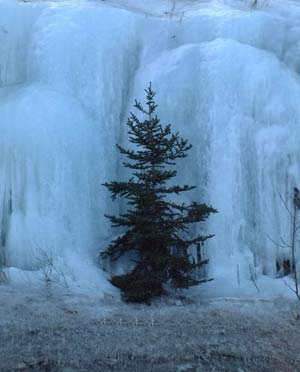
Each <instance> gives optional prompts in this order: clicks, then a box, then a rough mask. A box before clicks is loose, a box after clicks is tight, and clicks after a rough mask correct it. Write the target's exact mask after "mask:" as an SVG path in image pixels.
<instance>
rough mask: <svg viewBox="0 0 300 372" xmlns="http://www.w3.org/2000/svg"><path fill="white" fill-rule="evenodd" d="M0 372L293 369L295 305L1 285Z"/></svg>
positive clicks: (297, 325)
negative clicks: (124, 299)
mask: <svg viewBox="0 0 300 372" xmlns="http://www.w3.org/2000/svg"><path fill="white" fill-rule="evenodd" d="M0 297H1V307H0V340H1V343H0V356H1V357H0V371H1V372H6V371H7V372H11V371H21V372H22V371H23V372H24V371H26V372H27V371H35V372H38V371H64V372H71V371H118V372H119V371H128V372H134V371H162V372H166V371H239V372H241V371H285V372H289V371H293V372H294V371H299V370H300V369H299V365H300V364H299V362H300V356H299V344H300V332H299V331H300V320H299V315H298V314H299V313H300V308H299V304H298V303H296V302H295V301H294V300H291V299H290V300H289V299H283V298H278V299H273V300H270V299H268V300H264V299H256V300H255V299H233V298H223V299H211V300H205V301H202V302H200V301H199V300H198V301H187V300H176V301H175V300H171V299H169V300H163V301H160V302H157V303H154V304H153V305H152V306H143V305H125V304H123V303H121V302H120V301H119V300H118V299H117V298H112V297H110V296H106V297H104V298H102V299H100V298H98V297H90V296H87V295H86V296H85V295H83V294H81V295H79V294H78V295H76V296H74V295H73V296H71V295H70V294H68V293H67V292H63V290H62V292H61V293H60V294H59V295H57V293H56V295H52V294H51V289H49V290H48V291H45V290H43V291H41V290H37V289H36V290H34V291H32V290H31V291H29V290H24V289H23V290H22V291H20V288H19V289H18V288H17V287H12V286H1V287H0Z"/></svg>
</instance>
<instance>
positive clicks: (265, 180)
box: [0, 0, 300, 281]
mask: <svg viewBox="0 0 300 372" xmlns="http://www.w3.org/2000/svg"><path fill="white" fill-rule="evenodd" d="M277 3H278V4H277ZM145 4H146V5H145ZM158 4H159V6H158ZM299 19H300V3H299V2H288V1H286V2H284V4H283V3H280V4H279V2H277V1H269V4H268V5H264V6H259V7H258V9H256V10H250V8H249V5H248V4H247V2H246V1H225V0H224V1H211V2H209V1H208V2H205V3H203V2H197V1H190V2H188V1H186V2H177V3H176V4H175V6H174V4H173V2H170V3H169V2H167V1H165V2H159V1H158V2H157V3H156V2H154V1H152V2H143V1H139V0H136V1H112V2H108V1H105V2H102V1H80V2H77V1H70V0H69V1H59V2H51V1H49V2H34V1H32V2H26V3H19V2H15V1H13V0H9V1H8V0H0V87H1V89H0V229H1V245H2V248H1V249H2V251H5V257H6V263H7V265H10V266H16V267H20V268H27V269H29V268H31V267H32V266H33V265H34V256H35V253H34V252H35V251H36V249H37V248H42V249H53V250H55V251H57V252H59V254H62V255H66V256H68V255H71V254H72V255H76V256H78V257H90V258H91V259H92V258H95V257H96V254H97V252H98V250H99V249H101V248H104V247H105V246H106V245H107V243H108V241H109V240H110V239H111V237H112V236H113V234H114V233H115V232H114V231H112V230H111V229H110V227H109V225H108V223H107V221H105V219H104V217H103V215H104V213H105V212H111V211H112V210H116V209H118V206H117V205H115V204H112V203H111V201H110V196H109V194H108V193H107V192H106V190H105V189H104V188H103V187H102V186H101V184H102V183H103V182H105V181H109V180H112V179H116V178H121V177H122V175H123V174H122V173H123V171H122V167H121V166H120V164H121V163H120V160H121V159H120V158H119V156H118V154H117V153H116V151H115V147H114V145H115V143H123V144H124V143H127V137H126V127H125V123H126V117H127V115H128V112H129V110H130V109H131V107H132V103H133V100H134V98H138V99H140V100H143V89H144V88H145V87H146V86H147V84H148V82H149V81H152V83H153V87H154V89H155V90H156V91H157V100H158V103H159V115H160V116H161V119H162V121H164V122H166V123H167V122H171V123H172V124H173V127H174V128H175V129H176V130H179V131H180V133H181V134H182V136H184V137H187V138H188V139H189V140H190V141H191V143H192V144H193V145H194V146H193V149H192V151H191V153H190V157H189V158H188V159H187V160H183V161H182V162H181V163H180V164H179V169H178V170H179V180H180V181H185V182H189V183H190V184H196V185H197V186H198V188H197V189H196V191H195V192H193V193H191V194H190V195H189V197H190V198H191V199H195V198H198V199H200V200H203V201H205V202H208V203H211V204H212V205H213V206H214V207H216V208H217V209H218V210H219V214H218V215H217V216H214V217H213V218H211V219H210V221H209V224H208V226H206V228H207V229H208V231H209V232H213V233H215V234H216V237H215V238H214V239H213V240H211V241H210V242H209V244H207V246H206V247H205V249H206V252H207V255H208V256H209V257H210V259H211V262H210V271H211V274H212V275H214V276H215V278H218V277H219V278H221V277H226V278H229V280H232V281H236V267H237V264H239V269H240V270H241V275H243V273H244V275H245V277H247V276H249V271H248V270H249V269H248V265H249V264H250V265H252V267H253V266H255V268H256V269H255V270H256V271H257V272H258V273H264V274H268V275H271V276H272V275H274V274H275V272H276V260H277V259H278V258H280V257H286V256H288V255H289V252H288V249H286V248H280V247H278V246H276V245H274V244H273V243H272V242H271V240H270V239H268V236H269V237H271V238H272V239H274V240H275V241H279V240H280V237H282V238H284V239H286V240H289V239H290V233H291V231H290V223H289V222H290V221H289V215H288V213H287V211H286V210H285V207H284V205H283V203H282V201H281V200H280V197H279V193H280V195H281V196H282V198H283V199H284V200H285V201H286V203H287V204H288V205H290V206H291V203H292V197H293V187H294V186H299V184H300V158H299V157H300V156H299V142H300V85H299V71H300V22H299ZM49 247H50V248H49Z"/></svg>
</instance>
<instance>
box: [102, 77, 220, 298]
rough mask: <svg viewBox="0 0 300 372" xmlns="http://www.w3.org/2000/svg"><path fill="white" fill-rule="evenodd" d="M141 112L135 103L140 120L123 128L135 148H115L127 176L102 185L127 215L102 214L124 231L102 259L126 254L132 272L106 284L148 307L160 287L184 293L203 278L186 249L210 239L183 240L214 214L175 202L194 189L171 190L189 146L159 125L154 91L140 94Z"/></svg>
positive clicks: (200, 206) (130, 121) (131, 119)
mask: <svg viewBox="0 0 300 372" xmlns="http://www.w3.org/2000/svg"><path fill="white" fill-rule="evenodd" d="M145 92H146V95H147V101H146V109H145V108H144V107H143V106H142V105H141V103H140V102H137V101H135V105H134V107H135V108H136V110H137V112H138V113H139V114H140V115H142V116H144V120H142V121H141V120H140V119H139V118H138V116H137V115H135V114H134V113H131V115H130V117H129V119H128V122H127V125H128V128H129V130H128V134H129V140H130V142H131V143H132V144H134V145H135V148H134V149H125V148H123V147H121V146H119V145H117V148H118V150H119V152H120V153H121V154H122V155H124V156H125V157H126V158H127V160H126V161H124V162H123V165H124V166H125V167H126V168H129V169H130V171H131V173H132V177H131V178H130V179H129V180H128V181H125V182H120V181H112V182H109V183H105V184H104V186H105V187H107V189H108V190H109V191H110V192H111V196H112V199H113V200H115V199H116V198H117V197H124V198H126V199H127V206H128V210H127V211H126V213H124V214H121V215H119V216H114V215H106V217H107V218H109V220H110V221H111V223H112V226H113V227H119V228H120V227H121V228H123V229H124V230H123V231H125V232H124V233H123V234H122V235H121V236H119V237H118V238H116V239H115V240H113V241H112V242H111V244H110V245H109V247H108V248H107V249H106V251H104V252H103V253H102V254H101V255H102V257H103V258H109V259H110V260H112V261H116V260H118V259H119V258H120V257H121V256H123V255H125V254H129V255H130V254H131V258H133V261H132V262H133V263H134V267H133V268H132V269H131V270H130V271H129V272H128V273H127V274H124V275H115V276H112V278H111V282H112V284H113V285H115V286H116V287H118V288H120V289H121V291H122V294H123V298H124V299H125V300H127V301H132V302H148V301H150V300H151V298H152V297H154V296H159V295H161V294H163V292H164V285H169V286H171V287H172V288H174V289H183V288H188V287H190V286H193V285H197V284H199V283H201V282H205V281H207V280H206V279H199V278H197V276H196V275H195V273H196V271H197V269H198V268H199V267H201V266H202V265H205V264H206V263H207V262H208V260H203V261H200V262H195V260H194V259H193V258H192V256H191V255H190V253H189V252H188V248H189V247H190V246H193V245H197V244H198V245H199V244H200V243H203V242H204V241H205V240H206V239H209V238H211V237H212V236H213V235H207V236H203V235H197V236H194V237H192V238H189V239H187V238H185V237H184V236H187V234H188V233H189V225H190V224H194V223H197V222H203V221H205V220H206V219H207V218H208V216H209V215H210V214H211V213H216V210H215V209H214V208H212V207H211V206H208V205H206V204H201V203H198V202H192V203H191V204H190V205H186V204H184V203H176V202H175V201H174V200H172V195H173V194H176V195H178V194H181V193H183V192H187V191H190V190H192V189H194V186H189V185H183V186H179V185H170V184H169V181H170V180H172V179H173V178H174V177H175V176H176V174H177V171H176V170H175V169H174V167H175V165H176V160H177V159H182V158H185V157H186V156H187V152H188V151H189V150H190V148H191V147H192V146H191V145H190V144H189V143H188V141H187V140H185V139H182V138H181V137H180V136H179V134H178V133H172V131H171V125H170V124H169V125H166V126H163V125H162V124H161V123H160V120H159V118H158V117H157V115H156V114H155V110H156V108H157V105H156V104H155V102H154V96H155V92H154V91H153V90H152V87H151V83H150V86H149V87H148V88H147V89H146V90H145Z"/></svg>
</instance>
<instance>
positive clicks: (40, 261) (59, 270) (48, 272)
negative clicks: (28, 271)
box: [33, 246, 69, 289]
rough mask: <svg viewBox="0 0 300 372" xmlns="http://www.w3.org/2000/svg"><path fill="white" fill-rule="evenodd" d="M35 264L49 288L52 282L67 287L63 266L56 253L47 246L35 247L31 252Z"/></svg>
mask: <svg viewBox="0 0 300 372" xmlns="http://www.w3.org/2000/svg"><path fill="white" fill-rule="evenodd" d="M33 257H34V261H35V265H36V266H37V268H38V270H39V272H40V273H41V274H42V278H43V282H44V283H45V285H46V287H47V288H49V287H50V286H51V285H52V284H56V285H60V286H63V287H64V288H66V289H68V288H69V286H68V282H67V279H66V276H65V272H64V268H63V267H61V265H60V262H59V257H58V255H57V253H56V252H55V251H54V250H53V249H52V248H49V247H47V246H46V247H45V248H42V247H37V248H36V249H35V252H34V253H33Z"/></svg>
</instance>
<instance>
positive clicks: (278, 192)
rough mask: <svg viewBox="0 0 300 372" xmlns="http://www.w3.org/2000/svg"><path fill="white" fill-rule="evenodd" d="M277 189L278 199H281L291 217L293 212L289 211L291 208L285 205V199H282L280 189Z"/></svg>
mask: <svg viewBox="0 0 300 372" xmlns="http://www.w3.org/2000/svg"><path fill="white" fill-rule="evenodd" d="M276 191H277V194H278V195H279V197H280V200H281V201H282V204H283V205H284V206H285V209H286V210H287V212H288V214H289V215H290V217H291V218H292V219H293V213H292V212H291V210H290V209H289V207H288V206H287V204H286V202H285V200H284V199H283V197H282V195H281V193H280V191H279V190H278V189H276Z"/></svg>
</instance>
